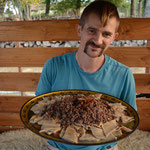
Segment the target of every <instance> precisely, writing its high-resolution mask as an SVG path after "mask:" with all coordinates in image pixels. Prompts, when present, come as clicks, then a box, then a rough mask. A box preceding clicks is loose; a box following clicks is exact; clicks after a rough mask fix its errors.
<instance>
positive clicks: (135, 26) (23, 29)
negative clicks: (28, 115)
mask: <svg viewBox="0 0 150 150" xmlns="http://www.w3.org/2000/svg"><path fill="white" fill-rule="evenodd" d="M78 22H79V20H49V21H26V22H24V21H19V22H1V23H0V42H13V41H14V42H17V43H18V42H21V41H76V40H79V37H78V36H77V33H76V25H77V23H78ZM119 32H120V36H119V38H118V40H150V18H143V19H142V18H124V19H121V26H120V29H119ZM18 45H19V44H18ZM75 49H77V48H75V47H74V48H71V47H65V48H62V47H61V48H60V47H46V48H45V47H38V48H37V47H30V48H21V47H19V46H18V47H17V48H0V67H17V68H18V70H19V71H18V72H0V91H20V92H21V93H22V94H20V95H19V96H15V95H0V132H2V131H7V130H14V129H18V128H23V127H24V125H23V124H22V122H21V120H20V115H19V111H20V109H21V106H22V105H23V104H24V103H25V102H26V101H27V100H29V99H30V98H31V97H32V96H24V94H23V93H24V92H34V91H35V90H36V87H37V84H38V81H39V78H40V73H36V72H21V68H22V67H43V65H44V63H45V62H46V60H48V59H49V58H51V57H53V56H57V55H61V54H64V53H68V52H72V51H74V50H75ZM106 54H107V55H109V56H111V57H113V58H114V59H116V60H118V61H119V62H121V63H123V64H125V65H127V66H129V67H147V68H148V67H150V47H149V46H145V47H110V48H109V49H108V50H107V51H106ZM134 77H135V82H136V92H137V93H150V74H149V73H140V74H134ZM137 106H138V113H139V116H140V125H139V128H140V129H142V130H150V98H137Z"/></svg>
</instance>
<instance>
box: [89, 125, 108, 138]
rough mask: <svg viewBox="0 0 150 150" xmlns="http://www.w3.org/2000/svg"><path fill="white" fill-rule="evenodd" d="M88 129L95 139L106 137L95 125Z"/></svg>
mask: <svg viewBox="0 0 150 150" xmlns="http://www.w3.org/2000/svg"><path fill="white" fill-rule="evenodd" d="M90 129H91V131H92V134H93V135H94V137H96V138H97V139H105V138H106V137H105V135H104V131H103V129H102V128H97V127H93V126H91V127H90Z"/></svg>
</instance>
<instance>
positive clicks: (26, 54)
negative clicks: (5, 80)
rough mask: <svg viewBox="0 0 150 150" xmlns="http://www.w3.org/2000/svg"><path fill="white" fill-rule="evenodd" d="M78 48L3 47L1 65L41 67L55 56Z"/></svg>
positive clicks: (0, 58) (0, 52)
mask: <svg viewBox="0 0 150 150" xmlns="http://www.w3.org/2000/svg"><path fill="white" fill-rule="evenodd" d="M75 49H77V48H62V47H61V48H51V47H50V48H7V49H6V48H1V49H0V67H41V66H43V65H44V63H45V62H46V61H47V60H48V59H50V58H52V57H55V56H59V55H63V54H65V53H69V52H73V51H74V50H75Z"/></svg>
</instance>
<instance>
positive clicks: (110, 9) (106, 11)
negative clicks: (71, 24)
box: [80, 0, 120, 31]
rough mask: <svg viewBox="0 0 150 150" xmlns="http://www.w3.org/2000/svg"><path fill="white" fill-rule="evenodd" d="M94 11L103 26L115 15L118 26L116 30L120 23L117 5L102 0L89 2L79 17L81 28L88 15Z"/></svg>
mask: <svg viewBox="0 0 150 150" xmlns="http://www.w3.org/2000/svg"><path fill="white" fill-rule="evenodd" d="M91 13H94V14H96V15H97V16H98V17H99V19H100V21H101V23H102V25H103V26H105V25H106V24H107V21H108V19H110V18H112V17H115V18H116V20H117V21H118V26H117V29H116V31H117V30H118V27H119V23H120V17H119V13H118V10H117V7H116V6H115V5H114V4H112V3H111V2H108V1H104V0H96V1H94V2H92V3H90V4H89V5H88V6H87V7H86V8H85V9H84V11H83V13H82V15H81V18H80V25H81V27H82V28H83V27H84V25H85V22H86V20H87V19H88V16H89V15H90V14H91Z"/></svg>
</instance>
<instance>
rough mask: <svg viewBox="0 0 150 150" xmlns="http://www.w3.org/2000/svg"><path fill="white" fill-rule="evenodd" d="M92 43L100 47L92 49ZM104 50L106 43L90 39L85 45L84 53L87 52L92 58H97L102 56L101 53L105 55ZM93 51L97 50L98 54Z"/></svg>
mask: <svg viewBox="0 0 150 150" xmlns="http://www.w3.org/2000/svg"><path fill="white" fill-rule="evenodd" d="M90 45H91V46H93V47H95V48H98V49H92V48H90V49H89V46H90ZM104 50H105V45H104V44H100V45H96V44H95V43H94V42H93V41H88V42H87V43H86V45H85V48H84V53H86V54H87V55H88V56H89V57H91V58H96V57H100V56H101V55H103V54H104ZM92 52H97V54H92Z"/></svg>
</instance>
